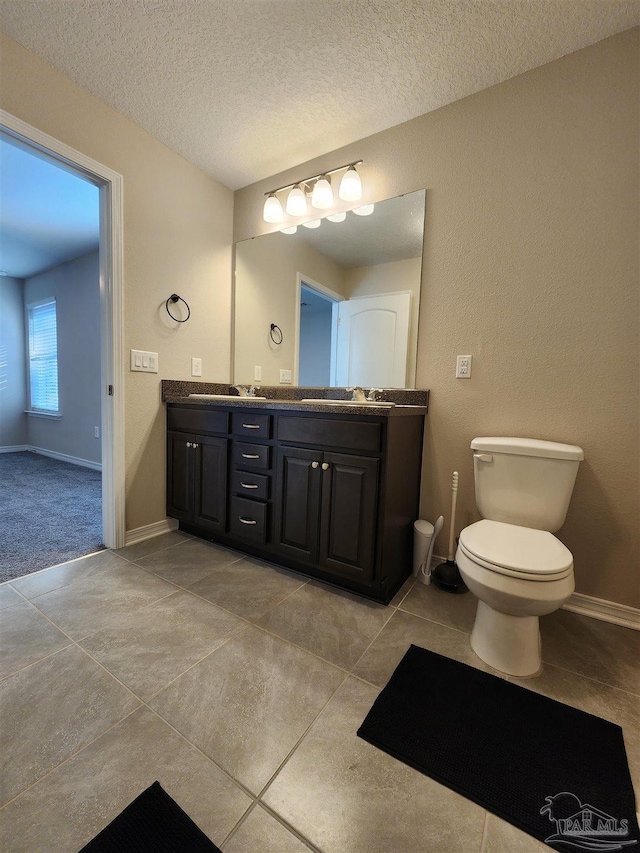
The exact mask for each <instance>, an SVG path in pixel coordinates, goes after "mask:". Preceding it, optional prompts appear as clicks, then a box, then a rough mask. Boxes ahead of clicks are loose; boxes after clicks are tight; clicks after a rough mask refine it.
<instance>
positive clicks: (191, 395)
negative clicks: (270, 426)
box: [189, 394, 267, 402]
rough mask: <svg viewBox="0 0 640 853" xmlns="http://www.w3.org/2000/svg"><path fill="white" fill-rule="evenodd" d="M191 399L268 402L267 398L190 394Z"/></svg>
mask: <svg viewBox="0 0 640 853" xmlns="http://www.w3.org/2000/svg"><path fill="white" fill-rule="evenodd" d="M189 396H190V397H197V398H198V399H199V400H236V402H237V401H238V400H242V402H247V401H249V400H266V399H267V398H266V397H241V396H240V395H239V394H189Z"/></svg>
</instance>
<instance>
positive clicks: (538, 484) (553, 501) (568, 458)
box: [471, 438, 584, 533]
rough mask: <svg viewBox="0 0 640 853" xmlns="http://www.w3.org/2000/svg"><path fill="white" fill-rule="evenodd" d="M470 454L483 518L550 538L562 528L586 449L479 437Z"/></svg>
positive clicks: (528, 440)
mask: <svg viewBox="0 0 640 853" xmlns="http://www.w3.org/2000/svg"><path fill="white" fill-rule="evenodd" d="M471 449H472V450H473V470H474V477H475V484H476V505H477V507H478V511H479V512H480V515H481V516H482V517H483V518H488V519H489V520H491V521H503V522H505V523H506V524H519V525H520V526H522V527H532V528H535V529H537V530H548V531H549V532H550V533H554V532H555V531H556V530H558V529H559V528H560V527H562V525H563V524H564V520H565V517H566V515H567V510H568V508H569V501H570V500H571V493H572V492H573V484H574V483H575V480H576V474H577V473H578V465H579V464H580V460H581V459H584V453H583V451H582V448H580V447H576V446H574V445H571V444H557V443H556V442H554V441H540V440H539V439H535V438H474V439H473V441H472V442H471Z"/></svg>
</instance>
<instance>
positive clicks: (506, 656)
mask: <svg viewBox="0 0 640 853" xmlns="http://www.w3.org/2000/svg"><path fill="white" fill-rule="evenodd" d="M471 648H472V649H473V651H474V652H475V653H476V654H477V655H478V657H479V658H480V659H481V660H483V661H484V662H485V663H486V664H488V665H489V666H491V667H493V669H497V670H499V671H500V672H504V673H505V674H506V675H517V676H520V677H521V678H526V677H527V676H532V675H537V674H538V673H539V672H540V670H541V668H542V657H541V653H540V626H539V620H538V617H537V616H510V615H509V614H508V613H501V612H500V611H499V610H494V609H493V607H489V605H488V604H485V602H484V601H479V602H478V610H477V612H476V621H475V623H474V626H473V631H472V632H471Z"/></svg>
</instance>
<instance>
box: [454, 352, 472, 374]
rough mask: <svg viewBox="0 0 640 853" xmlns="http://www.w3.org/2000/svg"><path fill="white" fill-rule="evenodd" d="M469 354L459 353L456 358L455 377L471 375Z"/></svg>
mask: <svg viewBox="0 0 640 853" xmlns="http://www.w3.org/2000/svg"><path fill="white" fill-rule="evenodd" d="M471 358H472V356H470V355H459V356H458V357H457V359H456V379H469V377H470V376H471Z"/></svg>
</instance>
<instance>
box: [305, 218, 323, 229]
mask: <svg viewBox="0 0 640 853" xmlns="http://www.w3.org/2000/svg"><path fill="white" fill-rule="evenodd" d="M321 222H322V219H312V220H311V222H303V223H302V224H303V225H304V227H305V228H319V227H320V224H321Z"/></svg>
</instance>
